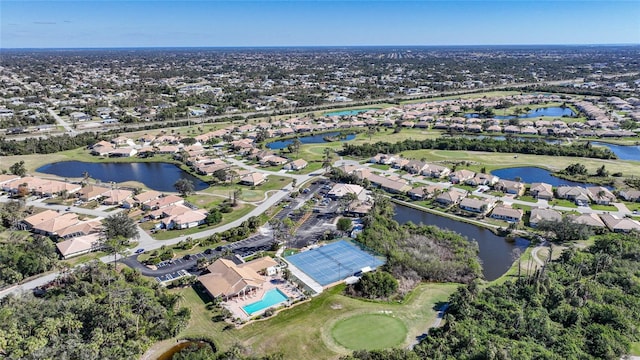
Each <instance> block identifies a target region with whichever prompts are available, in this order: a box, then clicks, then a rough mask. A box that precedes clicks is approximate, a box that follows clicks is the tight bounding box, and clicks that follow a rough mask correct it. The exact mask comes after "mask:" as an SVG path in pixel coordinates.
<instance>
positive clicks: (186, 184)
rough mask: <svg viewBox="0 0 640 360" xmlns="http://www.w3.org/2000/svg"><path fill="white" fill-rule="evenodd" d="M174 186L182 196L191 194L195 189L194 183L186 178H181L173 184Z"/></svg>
mask: <svg viewBox="0 0 640 360" xmlns="http://www.w3.org/2000/svg"><path fill="white" fill-rule="evenodd" d="M173 186H174V187H175V188H176V190H177V191H178V192H179V193H180V195H182V196H187V195H188V194H191V193H192V192H193V190H194V189H195V187H194V186H193V181H191V180H189V179H185V178H180V179H179V180H178V181H176V183H175V184H173Z"/></svg>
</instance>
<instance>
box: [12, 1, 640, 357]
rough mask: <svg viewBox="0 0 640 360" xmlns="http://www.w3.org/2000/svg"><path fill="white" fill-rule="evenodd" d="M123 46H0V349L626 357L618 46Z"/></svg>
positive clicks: (630, 171)
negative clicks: (31, 47)
mask: <svg viewBox="0 0 640 360" xmlns="http://www.w3.org/2000/svg"><path fill="white" fill-rule="evenodd" d="M151 3H154V4H156V2H153V1H152V2H149V4H151ZM167 3H171V2H167ZM213 3H214V2H211V3H209V2H202V3H199V2H198V4H197V5H198V6H201V7H203V8H204V7H206V8H207V9H209V10H211V9H213V7H215V6H222V5H224V6H231V5H230V4H227V3H226V2H219V3H220V4H215V5H214V4H213ZM308 3H309V4H307V5H306V6H311V7H313V6H320V4H317V3H316V2H308ZM358 3H359V2H358ZM417 3H420V2H417ZM430 3H431V2H425V4H407V3H405V2H398V7H400V8H405V7H406V8H412V9H413V8H414V7H416V6H436V5H438V4H435V3H437V2H433V3H434V4H430ZM523 3H529V2H523ZM579 3H580V4H583V3H584V2H579ZM614 3H616V2H614ZM109 4H110V5H113V6H114V8H118V9H120V8H121V7H122V6H125V5H124V4H119V3H111V2H109ZM149 4H128V5H126V6H133V7H140V9H143V8H144V6H147V5H149ZM460 4H462V3H460ZM616 4H617V3H616ZM27 5H28V4H23V5H20V6H27ZM76 5H78V6H79V8H78V9H80V7H81V5H80V4H76ZM103 5H104V4H102V5H101V4H98V5H96V6H98V7H102V6H103ZM246 5H247V8H248V9H249V8H250V9H252V8H253V7H255V6H257V5H256V4H253V3H246ZM289 5H290V6H291V7H292V8H297V7H299V6H302V5H301V4H299V3H298V2H291V3H290V4H289ZM337 5H340V6H342V5H345V4H343V2H336V6H337ZM347 5H348V4H347ZM368 5H371V7H372V9H371V11H372V12H375V11H378V10H376V9H375V8H376V7H377V6H382V7H386V6H388V4H386V2H380V3H379V4H378V3H376V4H375V6H373V5H374V4H368ZM475 5H477V4H473V6H475ZM516 5H517V4H516ZM583 5H585V4H583ZM600 5H601V4H600V2H597V1H596V2H593V3H589V4H586V5H585V6H586V7H590V6H591V7H593V6H600ZM14 6H17V4H11V5H9V6H7V9H9V10H8V11H9V12H11V11H15V10H14V9H13V7H14ZM82 6H84V5H82ZM126 6H125V8H126ZM158 6H159V8H158V9H159V10H158V11H159V12H162V13H163V14H164V11H166V9H165V7H166V6H167V4H164V3H159V4H158ZM192 6H195V4H191V3H188V4H187V3H185V4H180V9H176V10H175V11H176V12H177V13H181V14H183V13H182V11H186V10H185V9H187V8H190V7H192ZM273 6H274V8H280V7H281V6H282V4H280V3H279V2H274V4H273ZM345 6H346V5H345ZM438 6H441V5H438ZM505 6H506V5H505ZM509 6H512V5H509ZM532 6H533V5H532ZM536 6H537V5H536ZM563 6H564V5H563ZM616 6H617V5H616ZM125 8H122V9H124V10H123V12H122V14H123V16H125V14H128V13H129V12H128V11H129V10H126V9H125ZM125 10H126V11H125ZM423 10H424V9H422V10H420V11H423ZM43 11H44V10H43ZM52 11H53V10H52ZM77 11H81V10H77ZM104 11H106V12H108V13H112V12H111V10H109V11H107V10H104ZM141 11H143V10H141ZM144 11H146V10H144ZM389 11H392V10H391V9H389ZM420 11H417V12H416V13H421V12H420ZM505 11H506V10H505ZM612 11H613V10H612ZM106 12H105V14H106ZM72 13H73V14H76V13H75V12H70V14H69V17H68V19H70V20H66V19H67V17H65V18H64V19H62V18H61V19H59V20H56V21H55V22H54V21H51V22H49V21H42V20H34V21H31V22H32V23H33V24H34V26H36V27H38V26H51V28H52V29H53V28H54V26H55V27H56V28H60V27H61V26H62V27H64V26H68V27H72V26H77V25H74V24H76V22H77V21H78V20H76V18H75V17H73V16H71V15H72ZM131 13H135V11H133V12H131ZM140 13H143V12H140ZM636 13H637V12H636ZM16 14H17V13H16ZM618 14H619V16H621V17H623V18H624V19H626V17H624V16H623V15H624V13H623V12H620V13H618ZM165 15H166V14H165ZM165 15H163V16H165ZM195 15H196V13H192V16H195ZM15 16H16V18H15V20H12V21H15V23H14V22H12V23H11V24H13V25H8V23H7V24H4V23H5V21H4V20H3V21H2V23H3V24H2V25H1V26H2V32H5V34H11V35H10V36H6V35H2V39H3V41H8V40H11V41H14V40H12V39H14V38H20V37H21V36H27V34H28V32H26V31H22V32H13V31H14V30H11V29H13V27H15V28H16V29H18V28H19V27H21V26H22V25H21V23H20V21H19V20H20V18H19V17H17V15H15ZM60 16H62V15H60ZM64 16H67V15H66V14H65V15H64ZM92 16H93V15H92ZM105 16H106V15H105ZM126 16H129V15H126ZM260 16H261V17H260V18H261V19H262V17H263V16H266V15H264V14H261V15H260ZM312 18H313V21H317V20H318V19H317V18H316V15H314V16H312ZM3 19H4V16H3ZM636 20H637V19H636ZM113 21H114V25H113V26H114V27H116V26H117V25H115V24H121V23H120V20H118V19H117V17H113ZM157 21H158V22H160V21H161V20H160V19H158V20H157ZM194 21H197V20H195V19H194ZM211 21H213V20H211ZM216 21H218V20H216ZM260 21H263V20H260ZM297 21H299V20H296V23H298V22H297ZM357 21H360V20H357ZM141 22H142V19H141ZM238 24H239V26H240V25H242V24H241V23H238ZM331 24H332V23H327V24H326V29H325V31H333V30H332V28H333V27H334V26H331ZM147 25H148V24H147ZM140 26H141V28H143V27H144V26H145V25H140ZM167 26H168V27H170V28H172V29H173V25H170V24H168V25H167ZM211 26H214V25H211ZM416 26H418V25H416ZM465 26H466V25H465ZM598 26H600V25H598ZM403 29H405V28H404V27H403ZM465 29H467V28H466V27H465ZM10 30H11V31H10ZM182 30H184V29H181V31H178V32H176V33H182ZM352 30H353V29H352ZM52 31H53V30H52ZM55 31H60V30H55ZM132 31H133V30H132ZM184 31H188V29H187V30H184ZM238 31H240V30H238ZM265 31H266V30H265ZM353 31H355V30H353ZM398 31H400V30H398ZM478 31H480V29H478ZM118 33H119V30H118ZM332 33H333V32H332ZM390 33H393V31H390ZM409 33H410V32H406V33H405V34H409ZM20 34H22V35H20ZM342 35H345V36H346V35H347V34H342ZM5 36H6V39H5ZM42 36H45V34H44V33H42ZM84 36H85V35H83V34H82V33H81V32H79V33H78V37H77V38H79V39H80V38H82V37H84ZM136 36H138V35H135V34H134V35H132V37H133V38H135V37H136ZM141 36H142V35H141ZM158 36H159V35H158ZM166 36H170V34H169V33H167V35H166ZM193 36H195V37H196V38H198V36H201V35H197V34H196V35H193ZM225 36H226V35H225ZM75 38H76V37H75V35H74V37H71V38H70V39H75ZM98 38H100V37H98ZM256 38H259V36H257V35H256ZM10 43H12V44H13V42H10ZM187 43H188V44H192V42H187ZM329 43H331V42H329ZM371 43H373V44H375V43H377V42H376V41H373V42H371ZM454 43H455V41H454ZM462 43H465V44H466V42H462ZM541 43H542V44H552V43H550V42H549V41H542V42H541ZM56 44H57V43H56ZM114 44H115V43H114ZM128 44H130V45H128V46H126V47H124V48H120V47H119V46H111V45H109V46H106V47H105V48H101V47H100V46H76V47H74V46H63V47H62V48H60V49H57V48H52V47H51V46H44V47H43V48H39V47H37V46H36V47H35V48H33V49H30V48H29V47H28V46H26V45H25V46H16V47H15V48H6V47H4V46H3V45H0V60H1V61H0V170H1V174H0V358H7V359H145V360H156V359H161V360H166V359H255V360H258V359H264V360H267V359H283V360H284V359H296V360H298V359H344V360H371V359H380V360H384V359H409V360H415V359H472V358H473V359H485V358H486V359H498V358H500V359H533V358H540V359H622V358H625V359H626V358H629V359H631V358H634V357H639V356H640V333H639V331H638V324H639V323H640V315H639V314H640V312H639V311H638V309H639V308H640V303H638V301H639V300H638V299H640V297H638V288H639V285H640V280H639V276H638V274H639V273H640V263H639V259H640V213H639V212H640V146H639V145H640V137H639V136H640V48H639V47H638V45H637V44H633V43H632V44H620V45H517V46H516V45H496V46H485V45H474V46H444V45H443V46H395V45H394V46H328V47H307V46H302V47H295V46H288V47H277V46H276V47H270V46H271V45H269V46H268V47H238V48H235V47H198V46H196V47H175V46H174V45H171V44H169V45H171V46H167V47H164V46H160V45H153V46H157V47H147V46H149V45H148V44H146V43H140V44H138V43H128ZM150 44H156V42H151V43H150ZM157 44H163V43H161V42H158V43H157ZM266 44H267V45H268V44H271V43H266ZM553 44H556V42H553ZM85 45H86V44H85ZM139 45H143V47H141V48H138V47H137V46H139ZM267 45H265V46H267ZM85 47H86V48H85Z"/></svg>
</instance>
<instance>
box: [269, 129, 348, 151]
mask: <svg viewBox="0 0 640 360" xmlns="http://www.w3.org/2000/svg"><path fill="white" fill-rule="evenodd" d="M338 135H340V132H339V131H336V132H330V133H324V134H316V135H309V136H303V137H299V138H298V140H300V142H301V143H303V144H321V143H325V142H327V141H326V140H325V138H328V137H337V136H338ZM355 138H356V135H355V134H348V135H346V136H345V137H344V138H343V139H340V141H349V140H353V139H355ZM293 140H294V139H287V140H278V141H272V142H270V143H267V148H269V149H271V150H280V149H285V148H286V147H287V146H289V145H291V144H292V143H293Z"/></svg>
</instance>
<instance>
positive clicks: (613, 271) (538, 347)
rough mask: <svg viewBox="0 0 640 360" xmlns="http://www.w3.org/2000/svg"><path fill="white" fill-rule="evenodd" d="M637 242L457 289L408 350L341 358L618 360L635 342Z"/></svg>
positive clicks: (612, 241)
mask: <svg viewBox="0 0 640 360" xmlns="http://www.w3.org/2000/svg"><path fill="white" fill-rule="evenodd" d="M639 275H640V237H639V236H638V235H637V234H631V235H620V234H608V235H606V236H603V237H601V238H599V239H597V240H596V242H595V244H594V245H593V246H591V247H590V248H588V249H587V250H575V249H569V250H565V251H564V252H563V253H562V254H561V256H560V257H559V258H558V259H557V260H555V261H552V262H548V263H547V264H546V266H545V267H544V268H542V269H540V270H537V271H535V272H533V273H531V274H528V275H526V276H523V277H521V278H519V279H518V280H517V281H515V282H513V281H507V282H505V283H504V284H500V285H493V286H490V287H488V288H486V289H484V290H480V288H479V287H478V284H477V283H475V282H474V283H471V284H470V285H469V286H464V287H460V288H459V289H458V291H457V292H456V293H454V294H453V295H452V296H451V297H450V299H449V304H450V306H449V310H448V313H447V315H445V319H446V324H445V325H444V326H443V327H440V328H436V329H432V330H430V332H429V336H427V337H425V338H424V339H423V340H422V341H421V343H420V344H418V345H417V346H416V347H415V348H414V354H407V350H404V349H398V350H388V351H385V352H356V353H354V354H353V355H352V356H351V357H348V358H347V359H361V360H369V359H371V360H374V359H375V360H378V359H380V360H383V359H414V358H421V359H462V360H464V359H558V360H560V359H611V360H613V359H616V360H617V359H620V358H621V357H622V356H623V355H625V354H628V353H629V350H630V344H631V343H632V342H637V341H639V340H640V331H639V330H638V324H640V282H639V280H638V279H639Z"/></svg>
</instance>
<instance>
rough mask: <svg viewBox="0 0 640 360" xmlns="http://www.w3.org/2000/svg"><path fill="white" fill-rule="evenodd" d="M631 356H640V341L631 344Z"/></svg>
mask: <svg viewBox="0 0 640 360" xmlns="http://www.w3.org/2000/svg"><path fill="white" fill-rule="evenodd" d="M630 355H634V356H640V341H637V342H634V343H631V353H630Z"/></svg>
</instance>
